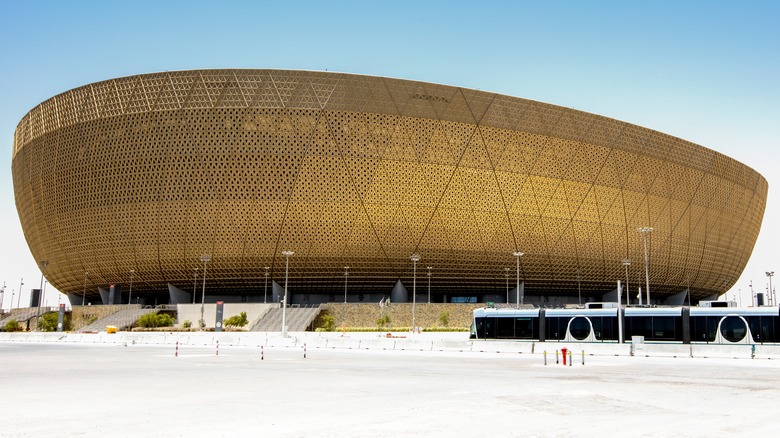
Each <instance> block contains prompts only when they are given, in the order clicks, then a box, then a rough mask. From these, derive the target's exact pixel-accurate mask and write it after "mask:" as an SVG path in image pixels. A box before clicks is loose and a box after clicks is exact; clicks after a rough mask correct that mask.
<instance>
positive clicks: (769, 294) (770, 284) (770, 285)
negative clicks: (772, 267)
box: [766, 271, 777, 305]
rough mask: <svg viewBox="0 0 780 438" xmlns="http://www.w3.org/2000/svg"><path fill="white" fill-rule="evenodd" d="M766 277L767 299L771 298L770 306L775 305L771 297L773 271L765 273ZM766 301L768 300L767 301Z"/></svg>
mask: <svg viewBox="0 0 780 438" xmlns="http://www.w3.org/2000/svg"><path fill="white" fill-rule="evenodd" d="M766 276H767V277H769V293H768V294H767V295H768V297H767V298H772V305H775V304H777V303H776V302H775V300H774V297H773V296H772V277H774V276H775V271H767V272H766ZM767 301H768V300H767Z"/></svg>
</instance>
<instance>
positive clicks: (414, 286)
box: [409, 253, 420, 333]
mask: <svg viewBox="0 0 780 438" xmlns="http://www.w3.org/2000/svg"><path fill="white" fill-rule="evenodd" d="M409 260H411V261H412V264H414V274H413V276H412V333H416V327H417V322H416V320H415V313H414V310H415V309H414V307H415V305H416V304H417V262H419V261H420V254H417V253H415V254H412V255H411V256H410V257H409Z"/></svg>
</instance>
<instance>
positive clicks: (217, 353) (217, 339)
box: [217, 339, 219, 356]
mask: <svg viewBox="0 0 780 438" xmlns="http://www.w3.org/2000/svg"><path fill="white" fill-rule="evenodd" d="M217 356H219V339H217Z"/></svg>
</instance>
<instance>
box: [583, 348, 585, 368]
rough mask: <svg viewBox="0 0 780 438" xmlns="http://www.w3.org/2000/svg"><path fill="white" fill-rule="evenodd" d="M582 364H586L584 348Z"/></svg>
mask: <svg viewBox="0 0 780 438" xmlns="http://www.w3.org/2000/svg"><path fill="white" fill-rule="evenodd" d="M582 364H583V365H585V350H582Z"/></svg>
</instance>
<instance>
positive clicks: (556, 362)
mask: <svg viewBox="0 0 780 438" xmlns="http://www.w3.org/2000/svg"><path fill="white" fill-rule="evenodd" d="M558 363H559V362H558V350H555V364H556V365H558Z"/></svg>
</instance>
